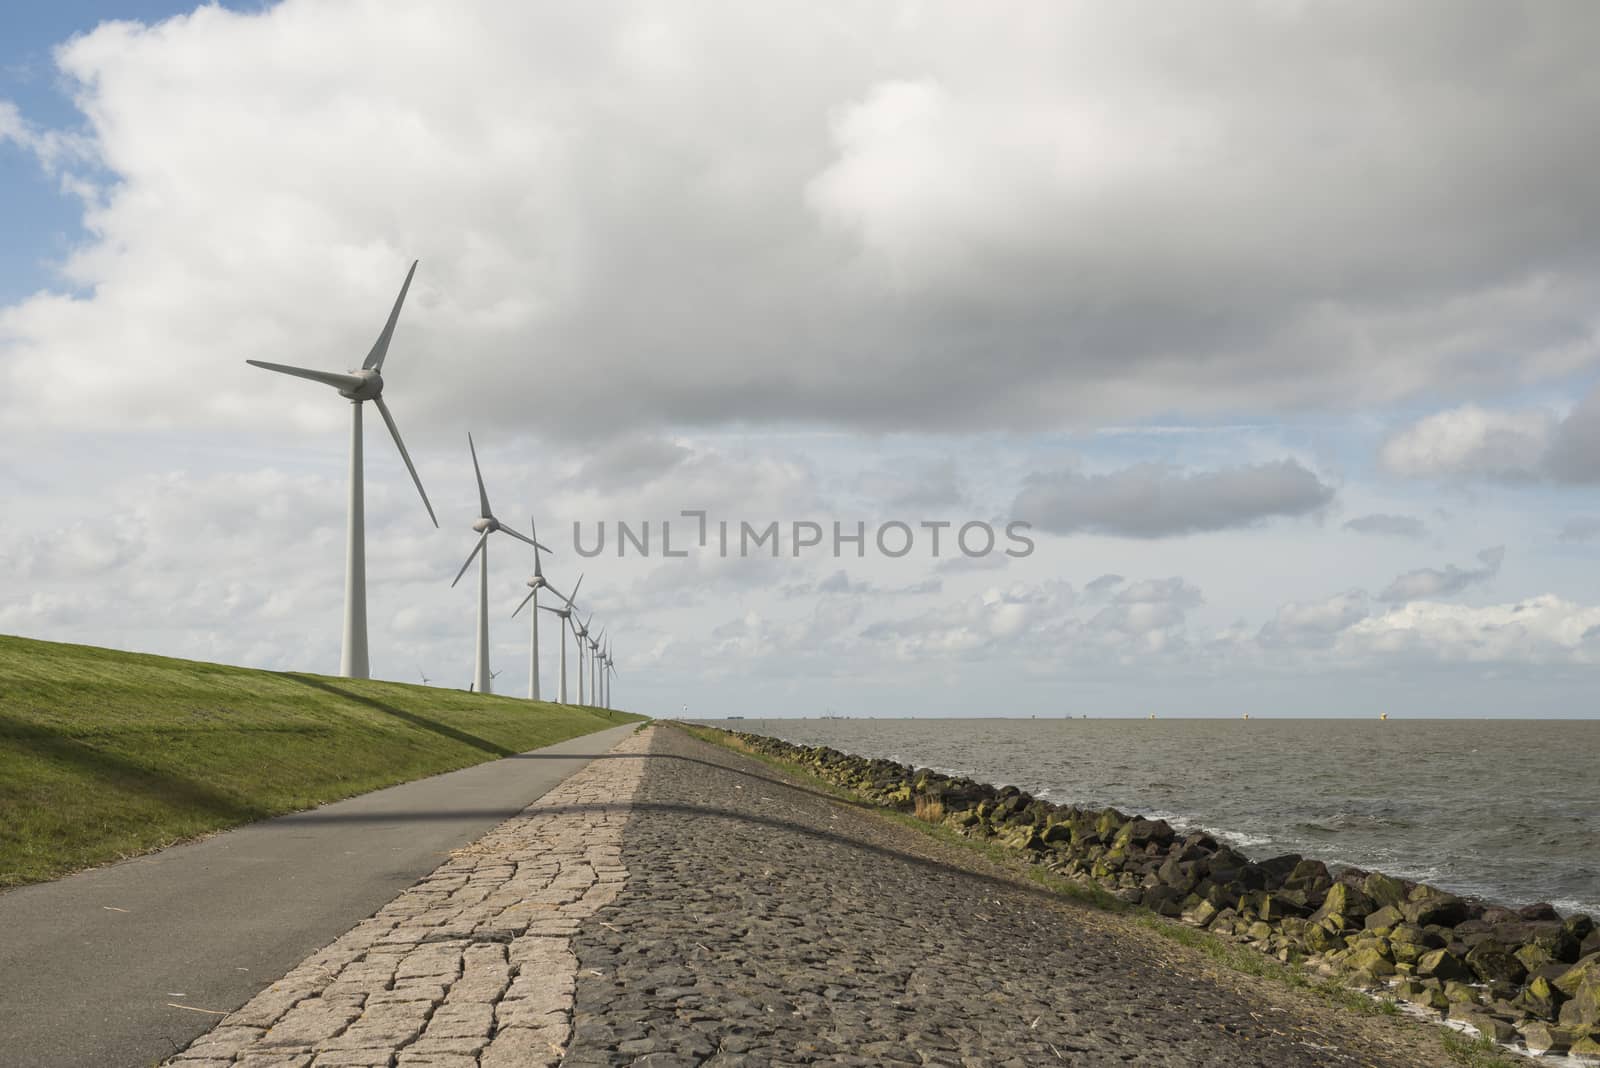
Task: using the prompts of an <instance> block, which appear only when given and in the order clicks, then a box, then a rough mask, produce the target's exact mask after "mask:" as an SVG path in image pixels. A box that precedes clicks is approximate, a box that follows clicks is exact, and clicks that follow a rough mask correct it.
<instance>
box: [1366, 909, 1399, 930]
mask: <svg viewBox="0 0 1600 1068" xmlns="http://www.w3.org/2000/svg"><path fill="white" fill-rule="evenodd" d="M1404 919H1405V914H1404V913H1402V912H1401V911H1400V910H1399V909H1398V908H1396V907H1395V906H1394V905H1385V906H1384V907H1383V908H1381V909H1378V910H1377V911H1376V912H1373V913H1370V914H1369V915H1368V916H1367V919H1366V929H1367V930H1369V931H1392V930H1394V929H1395V928H1396V927H1398V926H1400V921H1402V920H1404Z"/></svg>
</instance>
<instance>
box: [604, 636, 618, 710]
mask: <svg viewBox="0 0 1600 1068" xmlns="http://www.w3.org/2000/svg"><path fill="white" fill-rule="evenodd" d="M605 660H606V671H605V680H606V707H607V708H611V707H613V706H612V704H611V676H613V675H615V674H616V673H617V662H616V661H615V660H614V659H612V656H611V643H610V642H606V656H605Z"/></svg>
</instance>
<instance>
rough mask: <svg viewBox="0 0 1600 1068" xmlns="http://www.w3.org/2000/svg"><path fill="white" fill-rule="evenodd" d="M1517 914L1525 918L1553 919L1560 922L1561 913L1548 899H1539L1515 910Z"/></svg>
mask: <svg viewBox="0 0 1600 1068" xmlns="http://www.w3.org/2000/svg"><path fill="white" fill-rule="evenodd" d="M1517 915H1518V916H1521V917H1522V918H1523V919H1525V920H1555V921H1556V922H1557V923H1560V922H1561V913H1559V912H1557V911H1556V907H1555V906H1554V905H1552V904H1550V903H1549V902H1548V901H1540V902H1539V903H1537V904H1534V905H1524V906H1522V907H1521V908H1520V909H1518V910H1517Z"/></svg>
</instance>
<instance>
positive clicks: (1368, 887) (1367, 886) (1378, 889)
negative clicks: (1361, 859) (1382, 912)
mask: <svg viewBox="0 0 1600 1068" xmlns="http://www.w3.org/2000/svg"><path fill="white" fill-rule="evenodd" d="M1361 889H1362V892H1363V893H1365V894H1366V895H1367V897H1369V898H1371V899H1372V901H1373V902H1374V903H1375V904H1377V905H1378V906H1379V907H1380V908H1381V907H1382V906H1384V905H1396V906H1398V905H1400V904H1402V903H1403V902H1404V901H1405V899H1406V884H1405V883H1403V882H1401V881H1400V880H1399V879H1396V878H1394V877H1393V876H1389V875H1384V874H1383V873H1382V872H1376V871H1375V872H1373V873H1372V874H1371V875H1368V876H1367V877H1366V879H1365V880H1364V881H1363V882H1362V884H1361Z"/></svg>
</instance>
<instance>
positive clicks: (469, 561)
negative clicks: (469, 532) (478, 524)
mask: <svg viewBox="0 0 1600 1068" xmlns="http://www.w3.org/2000/svg"><path fill="white" fill-rule="evenodd" d="M488 540H489V532H488V531H487V530H486V531H484V532H483V533H482V534H480V535H478V544H476V545H474V546H473V547H472V552H471V553H470V554H469V555H468V556H467V562H466V563H464V564H462V565H461V570H460V571H457V572H456V577H455V580H454V581H453V582H451V583H450V585H451V586H452V587H454V586H455V584H456V583H457V582H460V581H461V576H462V575H465V574H466V573H467V568H469V567H471V566H472V561H474V560H476V559H477V558H478V554H479V553H480V552H482V551H483V543H484V542H486V541H488Z"/></svg>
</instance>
